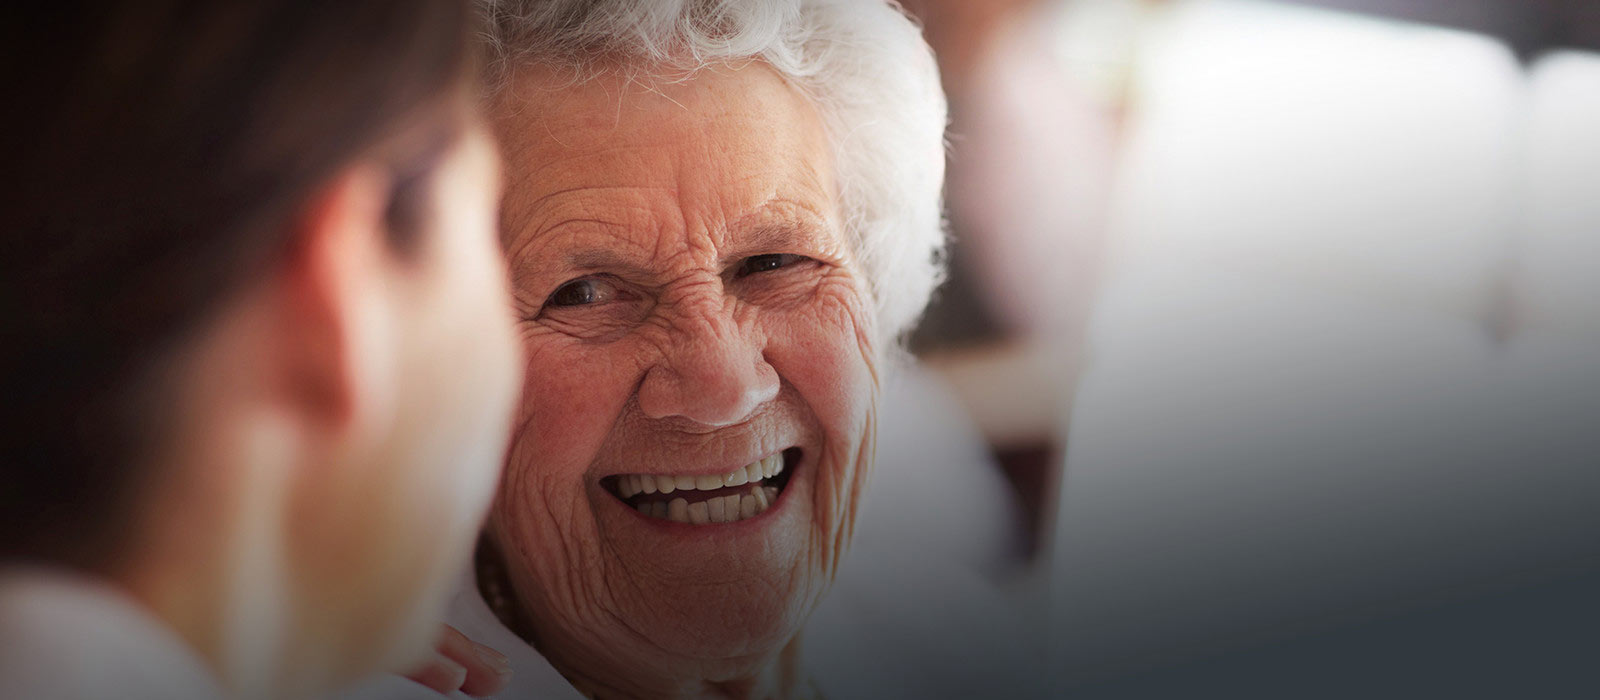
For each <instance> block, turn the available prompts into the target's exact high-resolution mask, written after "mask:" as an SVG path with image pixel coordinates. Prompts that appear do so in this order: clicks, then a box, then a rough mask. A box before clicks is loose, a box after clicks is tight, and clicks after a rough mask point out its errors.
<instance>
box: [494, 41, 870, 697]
mask: <svg viewBox="0 0 1600 700" xmlns="http://www.w3.org/2000/svg"><path fill="white" fill-rule="evenodd" d="M504 95H505V96H504V97H502V98H501V101H500V103H499V104H497V105H496V106H495V109H494V110H493V115H494V116H493V123H494V127H495V131H496V132H497V135H498V136H499V138H500V140H501V142H502V144H503V146H504V148H505V152H506V153H507V157H506V174H507V194H506V197H505V199H504V203H503V209H502V229H503V233H502V237H503V241H504V245H505V248H506V251H507V257H508V262H509V264H510V269H511V280H512V289H513V296H514V299H515V302H514V303H515V307H516V310H517V313H518V315H519V316H520V317H521V319H522V320H521V322H520V324H519V326H518V328H519V332H520V336H521V339H522V344H523V348H524V350H525V352H526V354H527V360H528V365H527V372H526V382H525V384H524V387H523V394H522V395H523V401H522V405H521V408H520V411H519V413H518V418H517V420H516V424H515V427H514V429H513V438H512V446H511V451H510V454H509V458H508V462H507V467H506V474H505V477H504V481H503V483H502V488H501V491H500V495H499V497H498V499H497V501H496V504H495V506H494V508H493V509H492V511H491V521H490V530H489V532H490V536H491V537H493V538H494V539H495V540H496V541H497V544H498V545H499V547H500V549H501V551H503V552H504V553H505V555H504V556H505V562H504V564H505V567H506V569H507V574H508V576H509V578H510V580H511V583H512V587H513V589H514V590H515V594H516V597H517V599H518V602H519V604H520V606H521V608H522V609H523V612H524V614H526V615H527V617H528V618H529V619H530V620H531V624H532V628H533V633H532V634H533V636H534V639H533V641H534V643H535V644H536V645H537V646H538V648H539V649H540V650H541V651H542V652H543V653H544V654H545V655H546V656H547V657H548V658H549V659H550V660H551V661H552V662H553V663H554V664H556V666H557V667H558V668H560V669H561V670H562V671H563V673H565V674H566V675H567V677H568V678H569V679H571V680H572V681H573V683H574V684H575V685H577V686H578V687H579V688H580V689H583V690H587V691H590V692H594V693H597V694H599V695H600V696H602V697H607V696H635V697H639V696H651V697H668V696H735V697H738V696H768V697H770V696H784V695H792V694H795V693H796V692H797V690H799V689H800V688H801V687H802V683H803V680H804V679H803V678H802V677H801V675H800V674H799V672H798V670H797V663H796V662H797V659H796V649H797V647H798V644H797V643H796V640H797V638H798V636H797V635H798V634H799V631H800V629H801V627H802V625H803V624H804V622H805V619H806V617H807V615H808V614H809V613H810V611H811V609H812V608H813V606H814V605H815V603H816V601H817V600H818V599H819V597H820V596H821V595H822V593H823V592H824V590H825V589H826V587H827V585H828V583H829V582H830V581H831V580H832V577H833V573H834V569H835V566H836V565H837V562H838V561H839V559H840V557H841V556H842V554H843V548H844V546H845V544H846V543H847V541H848V538H849V532H850V528H851V524H852V522H853V518H854V512H855V505H856V501H857V496H858V495H859V492H860V490H861V485H862V483H863V481H864V479H865V475H866V471H867V468H868V459H869V457H868V456H869V455H870V453H871V444H872V435H873V431H872V425H873V416H874V414H873V410H874V406H875V402H876V392H877V377H876V372H875V369H874V367H875V364H876V357H877V356H876V354H875V353H876V348H875V343H874V341H873V339H874V337H875V335H874V334H875V331H874V328H873V325H872V318H871V310H870V309H871V308H872V307H871V304H870V300H869V298H868V292H867V289H868V287H867V284H866V281H865V280H864V279H863V278H862V277H861V273H860V272H859V268H858V265H857V263H856V261H855V260H854V259H853V257H852V252H851V250H850V249H849V246H848V245H847V244H846V240H845V236H844V234H843V232H842V228H841V223H840V221H839V216H838V204H837V199H836V186H835V182H834V172H833V164H832V161H831V158H830V155H829V153H830V152H829V148H828V142H827V138H826V135H825V133H824V131H823V127H822V122H821V120H820V117H819V116H818V114H817V112H816V110H815V109H814V108H813V107H812V106H811V105H810V104H809V103H808V102H807V101H806V100H805V99H804V98H803V97H802V96H801V95H799V94H798V93H797V92H796V91H794V90H793V89H791V88H790V87H789V86H788V85H787V84H786V83H785V82H784V81H783V80H782V79H781V78H780V77H779V76H778V75H777V74H776V73H775V72H773V71H772V70H771V69H770V68H768V67H767V66H765V65H764V64H760V63H749V64H745V65H742V66H737V67H734V66H719V67H715V68H709V69H705V70H702V71H699V72H697V73H694V74H692V75H687V76H684V75H676V76H672V77H671V78H670V79H653V78H647V77H642V76H640V75H637V74H634V75H633V76H632V78H629V77H627V76H626V75H624V74H623V73H620V72H609V73H605V74H602V75H600V76H598V77H596V78H594V79H592V80H589V81H586V82H583V83H580V84H577V85H573V84H572V83H571V81H570V80H569V79H567V78H566V77H564V76H563V75H561V74H556V73H550V72H545V71H542V70H540V69H539V68H538V67H531V68H529V69H527V70H525V71H523V72H521V73H520V74H519V75H518V76H517V78H516V81H515V83H514V84H513V85H512V87H511V89H509V90H508V91H506V92H505V93H504ZM771 254H784V255H786V256H795V257H785V258H782V259H781V266H778V267H777V268H776V269H771V270H762V271H751V268H750V267H749V262H750V259H751V258H752V257H754V256H763V255H771ZM767 260H769V261H770V260H771V259H767ZM584 279H589V280H592V282H591V283H587V284H585V283H580V286H581V287H582V288H583V289H584V290H585V294H586V295H587V296H586V299H587V300H588V301H592V302H593V303H588V304H585V305H576V306H566V305H558V304H555V303H551V302H552V301H553V298H552V295H553V294H555V293H556V292H557V291H558V290H560V289H562V288H563V287H564V286H565V285H568V284H569V283H572V282H573V281H574V280H584ZM580 296H582V295H580ZM791 447H799V448H800V449H801V450H802V451H803V456H802V458H801V461H800V463H799V466H798V467H797V468H794V470H793V471H792V473H793V477H792V480H791V481H790V483H789V485H788V486H787V488H786V490H785V491H784V492H783V493H782V494H781V496H780V498H779V500H778V502H777V503H776V504H775V505H774V507H773V509H772V510H769V511H767V512H766V513H764V514H762V515H761V516H759V517H757V518H755V519H751V520H746V521H741V522H738V523H732V524H723V525H716V524H713V525H703V526H692V525H685V524H677V523H669V522H666V521H662V520H651V519H647V518H644V517H643V516H640V515H638V514H637V513H636V512H635V511H633V510H631V509H629V508H628V507H627V506H626V505H624V504H623V503H621V502H620V501H618V500H617V499H616V498H615V497H614V496H612V495H611V494H610V493H609V492H607V491H606V490H604V488H603V487H602V486H601V485H600V479H602V478H603V477H606V476H610V475H614V474H627V473H642V474H713V473H725V472H727V471H729V470H731V469H733V468H736V467H739V466H742V465H744V464H747V463H750V462H753V461H755V460H757V459H759V458H761V457H764V456H766V455H769V454H772V453H775V452H777V451H780V450H784V449H787V448H791Z"/></svg>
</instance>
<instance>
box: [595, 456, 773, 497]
mask: <svg viewBox="0 0 1600 700" xmlns="http://www.w3.org/2000/svg"><path fill="white" fill-rule="evenodd" d="M782 471H783V455H782V454H775V455H772V456H771V457H767V458H766V459H763V460H761V461H759V462H752V463H750V464H749V465H746V466H744V467H740V468H738V469H735V470H733V471H731V472H728V473H727V474H720V475H719V474H701V475H699V476H689V475H687V474H679V475H676V476H673V475H671V474H624V475H622V476H619V477H617V493H618V495H620V496H622V497H623V498H632V497H633V496H634V495H636V494H640V493H656V492H657V491H659V492H661V493H672V492H673V491H710V490H712V489H720V488H723V487H725V486H743V485H745V484H748V483H752V482H756V481H760V480H762V479H770V478H772V477H774V476H777V475H778V473H779V472H782Z"/></svg>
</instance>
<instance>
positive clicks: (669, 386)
mask: <svg viewBox="0 0 1600 700" xmlns="http://www.w3.org/2000/svg"><path fill="white" fill-rule="evenodd" d="M671 333H672V337H671V338H670V340H669V341H668V346H667V349H666V352H665V354H664V355H663V357H662V359H661V361H660V362H658V363H657V364H656V365H655V366H653V367H651V368H650V369H649V371H647V372H646V373H645V376H644V381H643V382H642V383H641V384H640V385H639V408H640V409H641V411H643V413H644V414H645V415H646V416H649V417H650V418H655V419H663V418H672V417H680V418H684V419H687V420H691V421H694V422H696V423H699V424H701V425H705V426H709V427H724V426H729V425H735V424H738V423H741V422H743V421H745V420H747V419H749V417H750V415H751V414H752V413H754V412H755V411H756V409H757V408H760V407H761V405H762V404H764V403H766V402H768V401H771V400H772V399H774V398H776V397H777V395H778V372H777V370H775V369H773V367H772V365H770V364H768V363H767V360H766V358H765V357H764V356H763V347H762V343H761V341H760V340H759V339H758V338H755V337H753V334H752V333H748V332H744V331H741V330H740V329H739V328H738V325H737V324H736V323H734V321H733V319H732V318H731V317H730V316H729V314H727V313H726V312H725V311H719V312H716V313H713V314H711V315H709V316H708V317H702V318H696V319H694V320H693V321H692V322H690V323H685V324H681V325H680V327H678V328H675V329H674V330H673V331H672V332H671Z"/></svg>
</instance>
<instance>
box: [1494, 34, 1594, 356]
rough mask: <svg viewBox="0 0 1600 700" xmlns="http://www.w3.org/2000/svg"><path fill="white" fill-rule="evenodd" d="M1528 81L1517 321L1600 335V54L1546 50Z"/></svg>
mask: <svg viewBox="0 0 1600 700" xmlns="http://www.w3.org/2000/svg"><path fill="white" fill-rule="evenodd" d="M1529 85H1530V90H1531V107H1530V109H1529V118H1528V139H1527V155H1526V160H1525V163H1526V165H1525V166H1524V167H1525V171H1526V177H1527V181H1526V185H1525V186H1524V187H1523V192H1524V194H1525V197H1526V200H1525V202H1524V203H1523V205H1522V213H1523V217H1524V218H1523V219H1522V220H1521V222H1520V226H1519V229H1520V232H1521V236H1520V237H1519V239H1518V241H1517V244H1516V246H1515V250H1516V251H1517V256H1518V264H1517V266H1516V268H1515V275H1514V277H1513V279H1512V283H1511V288H1512V290H1513V293H1514V295H1515V299H1514V306H1513V311H1514V313H1516V314H1517V316H1516V318H1515V320H1514V322H1515V324H1516V326H1517V327H1518V328H1519V329H1523V330H1525V331H1530V332H1536V331H1549V332H1554V333H1557V334H1575V335H1589V336H1600V55H1596V54H1586V53H1575V52H1573V53H1558V54H1553V55H1550V56H1547V57H1545V58H1544V59H1542V60H1540V61H1539V62H1538V63H1537V64H1535V65H1534V66H1533V68H1532V69H1531V70H1530V78H1529Z"/></svg>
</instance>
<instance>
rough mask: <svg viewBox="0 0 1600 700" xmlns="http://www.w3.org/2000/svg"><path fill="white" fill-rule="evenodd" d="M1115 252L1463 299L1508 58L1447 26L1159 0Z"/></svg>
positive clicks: (1312, 284)
mask: <svg viewBox="0 0 1600 700" xmlns="http://www.w3.org/2000/svg"><path fill="white" fill-rule="evenodd" d="M1142 46H1143V52H1142V54H1141V55H1142V61H1141V63H1140V65H1141V66H1142V71H1141V73H1140V75H1141V78H1140V79H1139V80H1138V81H1137V83H1136V86H1135V89H1134V96H1135V97H1134V99H1135V107H1136V109H1137V111H1136V113H1135V115H1134V117H1133V122H1132V124H1131V126H1130V132H1131V142H1130V144H1129V147H1128V152H1127V153H1126V154H1125V157H1124V158H1125V160H1124V163H1123V168H1124V178H1123V180H1122V181H1121V182H1120V183H1119V188H1118V192H1119V195H1118V201H1117V203H1116V205H1115V206H1116V209H1115V212H1114V214H1113V223H1112V239H1113V245H1114V246H1115V247H1116V254H1117V255H1118V256H1119V257H1121V258H1123V259H1125V260H1127V261H1128V262H1132V263H1134V264H1138V262H1140V261H1143V260H1148V259H1152V258H1162V259H1169V260H1170V259H1179V260H1188V261H1193V262H1195V263H1202V262H1203V263H1206V264H1211V265H1216V266H1218V267H1219V268H1220V269H1224V270H1229V271H1232V272H1236V273H1238V274H1242V275H1249V276H1252V277H1257V278H1261V279H1277V280H1280V281H1282V282H1284V283H1286V284H1288V285H1290V286H1291V287H1296V288H1311V289H1337V290H1342V291H1345V292H1348V293H1350V294H1355V295H1363V296H1367V297H1369V298H1371V299H1373V300H1374V301H1377V302H1381V303H1384V304H1386V305H1392V304H1409V305H1422V306H1428V307H1433V308H1438V309H1441V310H1447V311H1449V312H1452V313H1457V314H1462V315H1467V316H1477V315H1478V314H1479V313H1480V312H1481V311H1482V310H1483V309H1484V307H1485V306H1486V305H1487V304H1488V303H1489V300H1490V296H1491V293H1492V289H1493V284H1492V280H1493V279H1494V276H1495V274H1496V273H1497V272H1498V267H1497V265H1498V263H1499V261H1500V260H1501V259H1502V258H1503V256H1504V253H1505V250H1506V236H1507V234H1508V231H1509V228H1510V223H1511V221H1510V218H1509V217H1510V215H1511V212H1512V210H1511V208H1510V205H1511V201H1510V197H1512V196H1513V195H1514V190H1513V188H1512V187H1511V186H1510V185H1511V184H1512V183H1513V182H1514V180H1513V179H1512V177H1513V173H1514V172H1515V168H1514V167H1513V166H1514V165H1515V161H1516V153H1517V152H1516V144H1515V142H1514V139H1513V135H1514V134H1516V133H1517V128H1518V120H1519V117H1520V114H1519V100H1518V98H1519V96H1520V95H1521V94H1522V77H1521V73H1520V72H1519V69H1518V67H1517V64H1516V62H1515V60H1514V59H1513V57H1512V56H1511V54H1510V53H1509V51H1508V50H1506V49H1505V48H1504V47H1502V46H1500V45H1499V44H1497V43H1495V42H1493V41H1491V40H1489V39H1486V38H1483V37H1477V36H1473V35H1469V34H1465V33H1461V32H1453V31H1447V30H1442V29H1431V28H1422V27H1412V26H1407V25H1399V24H1394V23H1388V22H1383V21H1379V20H1372V19H1365V18H1360V17H1356V16H1353V15H1351V16H1347V15H1341V14H1337V13H1332V12H1326V11H1321V10H1312V9H1303V8H1295V7H1284V6H1277V5H1271V4H1267V3H1256V2H1227V1H1216V2H1212V1H1207V0H1198V1H1191V2H1176V3H1173V5H1172V7H1171V9H1170V11H1169V13H1168V14H1167V15H1166V16H1165V17H1162V18H1160V19H1157V20H1155V21H1154V23H1153V24H1152V27H1151V30H1150V33H1149V34H1148V35H1147V36H1146V38H1145V39H1144V41H1143V44H1142Z"/></svg>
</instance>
